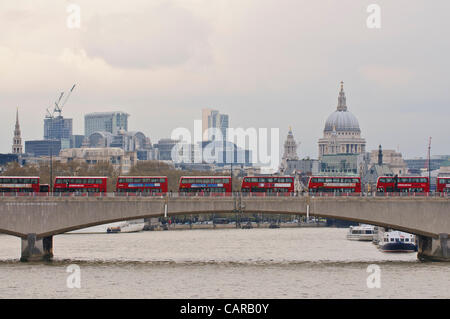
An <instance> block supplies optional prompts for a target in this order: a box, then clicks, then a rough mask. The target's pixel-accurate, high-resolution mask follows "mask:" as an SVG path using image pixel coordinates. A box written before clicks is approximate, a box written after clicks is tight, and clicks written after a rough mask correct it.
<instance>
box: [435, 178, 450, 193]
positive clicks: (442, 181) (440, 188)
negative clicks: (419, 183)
mask: <svg viewBox="0 0 450 319" xmlns="http://www.w3.org/2000/svg"><path fill="white" fill-rule="evenodd" d="M436 192H439V193H450V177H438V178H437V180H436Z"/></svg>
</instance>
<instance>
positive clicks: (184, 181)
mask: <svg viewBox="0 0 450 319" xmlns="http://www.w3.org/2000/svg"><path fill="white" fill-rule="evenodd" d="M179 191H180V193H185V194H188V193H189V194H198V193H201V194H204V193H214V194H226V193H231V177H230V176H182V177H181V178H180V185H179Z"/></svg>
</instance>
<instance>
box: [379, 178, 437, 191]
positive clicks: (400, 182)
mask: <svg viewBox="0 0 450 319" xmlns="http://www.w3.org/2000/svg"><path fill="white" fill-rule="evenodd" d="M377 191H378V192H381V193H393V192H400V193H428V192H430V182H429V180H428V177H422V176H380V177H378V180H377Z"/></svg>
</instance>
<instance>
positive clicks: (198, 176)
mask: <svg viewBox="0 0 450 319" xmlns="http://www.w3.org/2000/svg"><path fill="white" fill-rule="evenodd" d="M180 178H231V176H181V177H180Z"/></svg>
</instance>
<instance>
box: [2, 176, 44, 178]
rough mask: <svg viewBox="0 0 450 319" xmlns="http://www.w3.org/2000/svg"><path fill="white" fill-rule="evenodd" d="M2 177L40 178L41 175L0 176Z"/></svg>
mask: <svg viewBox="0 0 450 319" xmlns="http://www.w3.org/2000/svg"><path fill="white" fill-rule="evenodd" d="M0 178H40V177H39V176H0Z"/></svg>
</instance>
